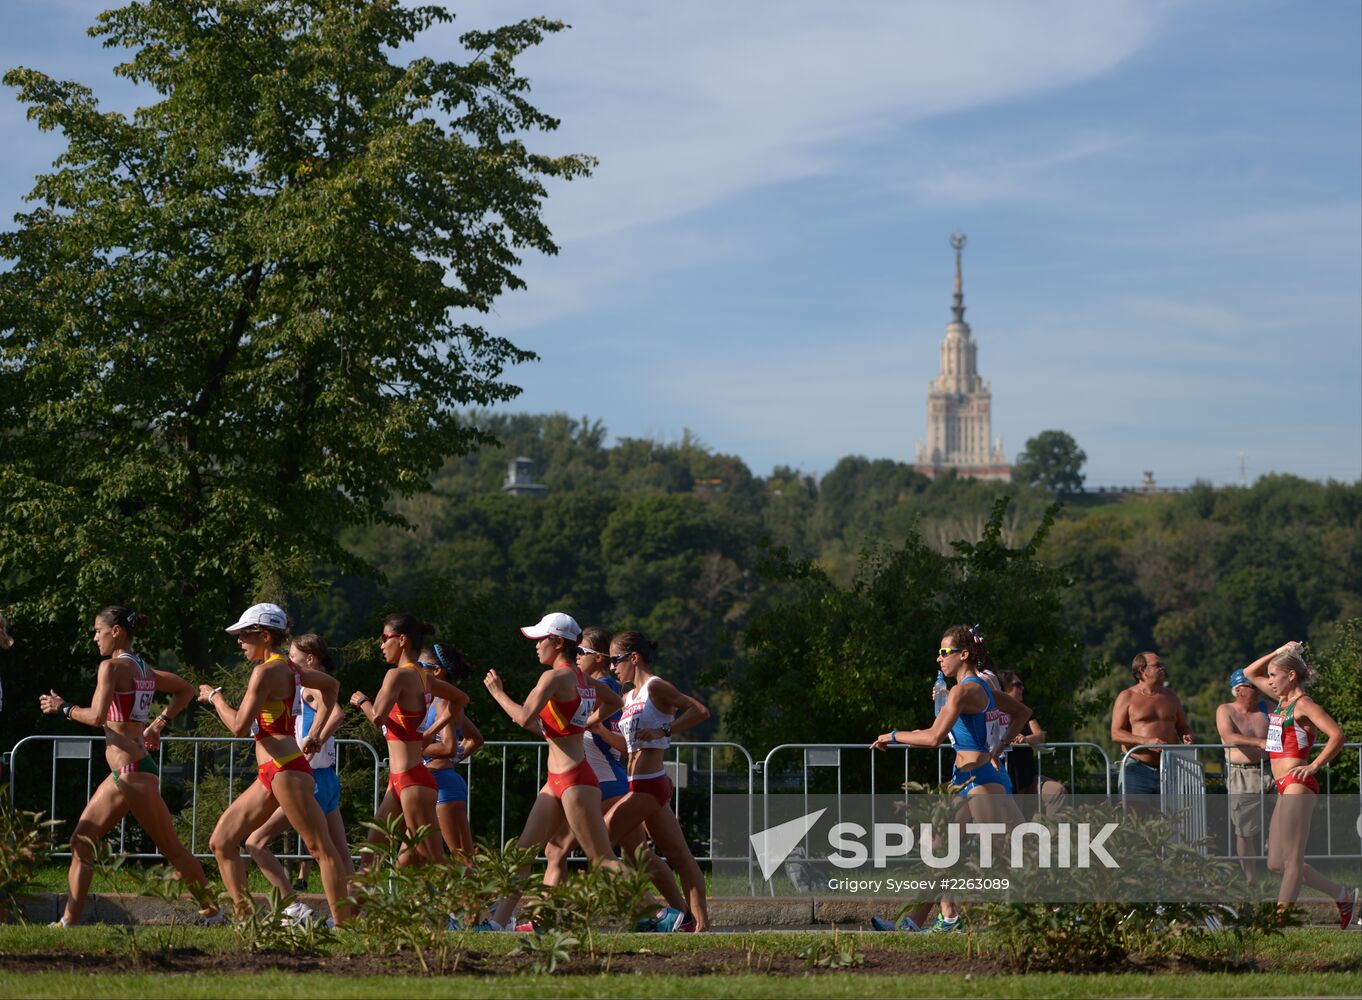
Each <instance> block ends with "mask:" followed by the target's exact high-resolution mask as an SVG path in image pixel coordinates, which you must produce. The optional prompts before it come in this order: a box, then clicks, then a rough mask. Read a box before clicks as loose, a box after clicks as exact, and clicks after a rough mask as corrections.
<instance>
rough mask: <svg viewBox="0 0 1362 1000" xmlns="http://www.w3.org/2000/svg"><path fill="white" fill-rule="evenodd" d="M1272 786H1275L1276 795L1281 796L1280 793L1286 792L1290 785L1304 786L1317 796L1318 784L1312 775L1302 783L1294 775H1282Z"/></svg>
mask: <svg viewBox="0 0 1362 1000" xmlns="http://www.w3.org/2000/svg"><path fill="white" fill-rule="evenodd" d="M1273 784H1275V785H1276V786H1277V794H1278V795H1281V794H1282V792H1284V791H1286V790H1287V789H1288V788H1290V787H1291V786H1292V785H1304V786H1305V787H1306V788H1308V789H1310V791H1312V792H1314V793H1315V794H1316V795H1318V794H1319V782H1318V781H1316V780H1315V776H1314V775H1313V774H1312V775H1310V776H1309V777H1307V778H1306V779H1305V780H1304V781H1302V780H1301V779H1300V778H1298V777H1296V776H1295V775H1294V774H1284V775H1282V776H1281V777H1280V778H1278V779H1277V780H1276V781H1275V782H1273Z"/></svg>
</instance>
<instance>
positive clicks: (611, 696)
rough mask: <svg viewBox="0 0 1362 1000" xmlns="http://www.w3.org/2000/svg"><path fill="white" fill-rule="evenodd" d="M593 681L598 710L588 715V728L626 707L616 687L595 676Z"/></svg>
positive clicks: (657, 682)
mask: <svg viewBox="0 0 1362 1000" xmlns="http://www.w3.org/2000/svg"><path fill="white" fill-rule="evenodd" d="M591 683H592V684H594V685H596V710H595V711H594V712H592V713H591V714H590V715H588V716H587V717H586V727H587V728H588V729H590V728H591V727H592V726H595V725H597V724H599V723H601V722H604V721H605V720H606V719H608V718H610V716H612V715H614V714H615V713H616V712H618V711H619V710H620V709H621V708H623V707H624V699H623V698H621V697H620V696H619V695H618V694H616V693H615V689H614V688H612V687H611V686H610V685H609V684H607V683H605V681H602V680H597V679H596V678H594V677H593V678H591ZM653 683H654V684H659V683H661V682H660V681H653Z"/></svg>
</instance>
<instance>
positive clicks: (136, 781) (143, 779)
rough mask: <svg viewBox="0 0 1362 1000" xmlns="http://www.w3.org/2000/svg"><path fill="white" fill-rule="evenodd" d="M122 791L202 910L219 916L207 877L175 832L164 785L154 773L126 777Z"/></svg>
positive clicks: (120, 784) (122, 777) (136, 815)
mask: <svg viewBox="0 0 1362 1000" xmlns="http://www.w3.org/2000/svg"><path fill="white" fill-rule="evenodd" d="M118 788H119V791H120V792H121V793H122V794H123V799H124V801H126V802H127V804H128V808H129V809H131V810H132V814H133V816H134V817H135V818H136V819H137V822H138V823H140V824H141V825H142V829H143V830H145V831H147V836H148V837H150V838H151V842H152V843H153V844H155V845H156V849H157V850H158V851H160V852H161V854H162V855H163V856H164V857H165V859H166V861H168V862H169V863H170V864H171V866H172V867H174V869H175V870H176V871H177V872H179V873H180V878H181V879H182V880H183V881H184V882H185V883H186V884H187V885H188V886H189V887H190V891H191V892H192V893H193V894H194V896H195V899H196V901H197V902H198V903H199V905H200V911H201V912H202V913H203V914H204V915H205V916H211V915H213V914H215V913H217V911H218V908H217V905H216V904H215V903H213V901H212V894H211V892H210V891H209V888H208V877H207V875H205V874H204V871H203V865H202V864H200V863H199V859H198V858H196V857H194V855H192V854H190V853H189V848H187V847H185V846H184V844H183V843H182V842H181V840H180V838H179V836H178V835H177V834H176V833H175V821H174V820H173V819H171V816H170V810H169V809H168V808H166V800H165V799H163V798H161V783H160V781H158V780H157V778H156V775H154V774H126V775H123V776H121V777H120V778H119V784H118Z"/></svg>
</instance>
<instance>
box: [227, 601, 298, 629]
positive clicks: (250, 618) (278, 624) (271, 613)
mask: <svg viewBox="0 0 1362 1000" xmlns="http://www.w3.org/2000/svg"><path fill="white" fill-rule="evenodd" d="M262 625H263V626H265V627H266V628H272V629H277V630H278V631H280V632H285V631H287V630H288V615H286V614H284V609H283V608H281V607H280V606H279V605H277V604H252V605H251V606H250V607H249V608H247V609H246V610H245V611H243V612H242V613H241V620H240V621H239V622H237V623H236V624H235V625H229V626H228V627H227V631H228V632H245V631H246V630H247V629H249V628H259V627H260V626H262Z"/></svg>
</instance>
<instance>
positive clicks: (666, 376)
mask: <svg viewBox="0 0 1362 1000" xmlns="http://www.w3.org/2000/svg"><path fill="white" fill-rule="evenodd" d="M105 6H108V4H105V3H103V2H93V3H92V2H88V0H47V2H46V3H36V2H28V0H0V67H4V68H9V67H12V66H16V65H25V66H31V67H34V68H37V69H41V70H43V71H44V72H47V73H49V74H50V75H53V76H56V77H60V78H66V79H77V80H80V81H82V82H84V83H87V84H88V85H90V86H91V87H92V88H93V89H94V91H95V93H96V95H97V96H99V97H100V99H101V101H102V102H103V104H104V105H105V106H106V107H107V108H109V109H113V110H124V111H126V110H130V109H131V108H132V107H133V106H135V104H136V103H137V100H138V95H137V94H136V93H135V92H133V91H132V90H131V89H130V88H129V87H128V85H127V84H126V83H125V82H123V81H121V80H118V79H116V78H115V77H113V76H112V74H111V73H110V69H111V67H112V66H113V65H114V63H115V62H117V61H118V58H117V54H116V53H113V52H108V51H105V50H103V49H102V48H101V47H100V46H99V44H98V42H96V41H95V40H93V39H90V38H88V37H86V35H85V33H84V28H85V27H86V26H88V25H89V24H90V23H92V22H93V20H94V15H95V14H96V13H97V12H98V11H99V10H101V9H103V8H104V7H105ZM450 6H451V9H452V10H453V11H454V13H455V14H456V15H457V19H456V21H455V23H454V24H453V25H452V26H448V27H443V28H440V29H437V30H433V31H431V32H429V33H427V35H425V36H423V37H422V38H421V39H420V40H418V42H417V43H416V44H415V45H413V46H412V47H411V50H410V51H405V50H404V51H403V52H402V53H399V57H400V58H403V59H405V58H408V57H414V56H416V55H432V56H437V57H441V58H457V57H458V55H459V54H460V51H461V50H460V46H459V43H458V36H459V34H460V33H461V32H463V31H466V30H470V29H474V28H487V27H491V26H494V25H496V24H499V23H504V22H507V21H510V20H514V19H516V18H518V17H522V16H531V15H541V14H542V15H546V16H550V17H555V18H561V19H562V20H564V21H566V22H567V23H569V24H570V25H572V29H571V30H570V31H566V32H563V33H560V34H558V35H554V36H552V37H550V38H549V39H548V40H547V41H546V42H545V43H544V44H543V45H542V46H540V47H539V48H537V49H535V50H533V51H531V52H530V53H527V54H526V56H525V58H524V59H523V62H522V63H521V67H522V70H523V72H525V73H526V74H527V75H528V76H529V77H530V79H531V81H532V84H533V90H532V94H531V96H532V98H533V100H534V101H535V103H536V104H537V105H538V106H539V107H541V108H542V109H544V110H546V111H548V112H549V113H551V114H553V115H554V116H556V117H558V118H559V119H561V122H562V125H561V127H560V129H559V130H558V131H556V132H554V133H551V134H548V135H544V136H539V137H536V138H535V139H533V140H532V142H533V144H534V145H535V146H536V147H537V148H538V149H540V150H542V151H544V152H552V153H561V152H582V153H589V154H592V155H594V156H596V157H598V158H599V160H600V165H599V167H598V168H597V170H596V171H595V173H594V175H593V176H592V177H591V178H589V179H586V180H579V181H574V182H572V183H570V184H558V185H555V186H553V187H552V188H551V194H550V198H549V201H548V203H547V205H546V208H545V216H546V219H547V220H548V222H549V224H550V226H551V228H552V230H553V232H554V236H555V238H556V240H557V242H558V244H559V247H560V253H559V254H558V255H556V256H552V257H540V256H537V255H536V256H533V257H529V258H527V259H526V260H525V262H524V265H523V267H522V269H521V274H522V276H523V277H524V278H525V280H526V281H527V283H528V288H527V289H525V290H523V291H519V292H515V293H512V294H509V295H508V296H506V297H504V298H503V299H502V300H500V301H499V303H498V304H497V308H496V309H495V311H494V312H493V313H492V314H490V315H489V316H487V317H485V320H484V325H485V326H486V327H487V328H488V329H489V330H490V331H492V332H493V333H497V334H500V335H503V336H506V337H508V338H509V339H510V340H512V341H513V342H514V343H515V344H517V345H518V346H521V347H524V348H528V349H530V350H533V351H535V352H537V353H538V354H539V355H540V359H541V360H540V361H538V362H535V363H531V364H527V365H523V366H519V367H517V368H515V369H513V370H512V371H511V372H510V374H509V377H510V379H511V381H513V382H515V383H516V384H518V385H520V386H522V387H523V389H524V392H523V394H522V395H521V396H520V397H519V398H518V399H516V400H515V401H514V402H513V403H511V404H508V405H507V406H506V407H505V409H507V410H512V411H528V412H553V411H563V412H567V413H569V414H570V415H572V416H578V417H583V416H584V417H588V418H590V419H593V420H595V419H599V420H601V421H603V423H604V424H605V425H606V427H608V428H609V430H610V431H611V433H612V434H613V435H615V436H616V437H652V438H656V439H659V440H663V441H674V440H678V439H680V437H681V436H682V434H683V433H684V432H686V431H689V432H691V433H692V434H693V435H695V436H697V437H698V438H699V439H700V440H701V441H703V442H704V443H705V444H706V445H707V446H709V447H710V448H712V449H714V450H716V451H720V452H723V453H727V454H734V455H738V456H740V457H741V458H742V459H743V460H744V461H745V462H746V463H747V464H748V466H749V467H751V469H752V470H753V472H754V473H756V474H758V475H766V474H769V473H770V471H771V470H772V468H773V467H775V466H778V465H787V466H792V467H795V468H799V469H802V470H804V471H806V472H810V473H815V474H818V473H822V472H826V471H827V470H828V469H830V468H832V467H833V466H834V465H835V464H836V462H837V461H838V459H839V458H840V457H842V456H844V455H866V456H869V457H872V458H891V459H899V460H906V461H910V462H911V461H912V460H913V458H914V452H915V446H916V442H917V440H918V439H920V438H922V437H924V436H925V433H926V419H927V418H926V394H927V383H928V381H929V380H930V379H931V378H932V377H933V376H934V375H935V374H936V371H937V367H938V361H939V353H938V349H939V345H940V342H941V338H942V336H943V334H944V331H945V326H946V324H947V323H948V322H949V321H950V318H951V314H950V302H951V291H952V289H951V282H952V278H953V272H954V257H953V253H952V251H951V249H950V246H949V242H948V240H949V237H950V235H951V234H952V233H953V232H956V231H959V232H963V233H965V234H966V235H967V236H968V240H969V243H968V246H967V248H966V249H965V252H964V284H965V304H966V307H967V315H966V318H967V320H968V321H969V323H970V325H971V327H972V330H973V334H974V337H975V339H976V341H977V342H978V344H979V349H978V350H979V369H980V373H981V374H982V376H983V377H984V378H985V379H987V380H988V381H989V382H990V383H991V386H992V392H993V434H994V436H998V435H1002V436H1003V438H1004V447H1005V449H1006V451H1007V452H1008V454H1009V455H1010V456H1015V455H1016V454H1017V453H1018V452H1019V451H1020V450H1021V448H1022V447H1023V445H1024V443H1025V442H1026V440H1027V439H1028V438H1030V437H1032V436H1033V435H1035V434H1038V433H1039V432H1041V431H1043V430H1046V429H1052V428H1054V429H1060V430H1064V431H1067V432H1068V433H1069V434H1071V435H1073V437H1074V438H1075V439H1076V440H1077V441H1078V443H1079V445H1080V446H1081V447H1082V448H1083V449H1084V451H1085V452H1086V453H1087V456H1088V462H1087V466H1086V470H1085V471H1086V474H1087V479H1088V484H1089V485H1090V486H1094V487H1095V486H1098V485H1107V486H1130V485H1134V484H1136V483H1138V482H1139V480H1140V478H1141V475H1142V473H1143V471H1144V470H1151V471H1153V473H1154V475H1155V478H1156V480H1157V481H1158V482H1159V483H1160V484H1164V485H1185V484H1188V483H1191V482H1193V481H1196V480H1206V481H1210V482H1212V483H1237V482H1240V481H1241V476H1247V478H1248V480H1250V481H1251V480H1253V479H1255V478H1256V477H1258V476H1260V475H1263V474H1266V473H1270V472H1279V473H1291V474H1295V475H1300V476H1304V477H1308V478H1312V479H1330V478H1332V479H1339V480H1346V481H1355V480H1357V479H1359V478H1362V5H1359V4H1357V3H1355V2H1353V0H1320V2H1317V3H1312V4H1308V5H1301V4H1299V3H1292V2H1268V0H1233V2H1230V0H1195V2H1178V0H1139V2H1127V0H1071V2H1068V0H1032V2H1028V3H1025V4H1018V3H1015V2H1012V0H998V2H988V0H970V2H945V0H941V2H925V0H919V2H912V3H892V2H888V0H876V2H860V0H839V2H838V3H835V4H834V3H830V2H826V0H825V2H822V3H811V2H805V0H780V2H777V0H747V2H743V3H732V2H731V0H729V2H709V0H695V2H690V3H685V4H678V3H669V4H662V3H639V2H635V0H590V2H586V0H583V2H572V0H484V2H477V3H458V4H452V5H450ZM9 97H10V99H9V100H0V144H2V147H0V148H4V149H5V150H6V154H7V155H6V156H5V157H4V158H3V159H0V218H3V220H4V221H3V223H0V224H4V225H6V226H8V225H9V224H10V219H11V217H12V216H13V214H14V213H15V212H17V211H20V210H22V209H23V206H24V202H23V196H24V195H25V194H26V193H27V192H28V191H29V189H30V188H31V186H32V179H33V177H34V175H36V174H38V173H41V172H43V171H44V170H45V169H46V168H47V166H48V165H49V164H50V163H51V161H52V159H53V158H54V157H55V156H56V155H57V153H58V152H59V151H60V145H59V141H58V139H57V138H56V137H54V136H51V135H45V134H41V133H39V132H38V131H37V130H36V128H35V127H34V126H33V125H32V124H31V123H29V122H27V121H26V120H25V118H24V113H23V112H24V109H23V108H22V107H21V106H20V105H19V104H18V103H17V102H15V101H14V100H12V97H13V93H12V91H11V92H10V95H9Z"/></svg>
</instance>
